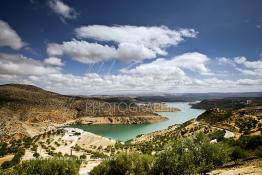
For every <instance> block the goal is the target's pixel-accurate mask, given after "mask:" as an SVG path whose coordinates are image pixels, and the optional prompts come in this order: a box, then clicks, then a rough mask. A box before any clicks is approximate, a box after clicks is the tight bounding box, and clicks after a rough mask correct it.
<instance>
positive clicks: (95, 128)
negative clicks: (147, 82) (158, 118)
mask: <svg viewBox="0 0 262 175" xmlns="http://www.w3.org/2000/svg"><path fill="white" fill-rule="evenodd" d="M166 104H168V105H169V106H172V107H177V108H179V109H180V110H181V111H178V112H158V114H160V115H162V116H165V117H168V118H169V120H166V121H163V122H158V123H153V124H134V125H125V124H114V125H112V124H100V125H71V126H70V127H75V128H80V129H83V130H85V131H89V132H92V133H95V134H97V135H101V136H104V137H107V138H112V139H115V140H119V141H127V140H130V139H133V138H135V137H136V136H137V135H139V134H146V133H150V132H154V131H158V130H161V129H166V128H168V126H170V125H174V124H180V123H183V122H186V121H188V120H190V119H192V118H195V117H197V116H198V115H200V114H201V113H203V112H204V110H200V109H192V108H191V106H190V105H189V103H184V102H175V103H166Z"/></svg>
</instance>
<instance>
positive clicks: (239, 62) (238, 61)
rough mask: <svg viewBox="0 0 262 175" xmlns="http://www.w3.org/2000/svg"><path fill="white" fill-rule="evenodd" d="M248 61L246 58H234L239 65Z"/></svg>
mask: <svg viewBox="0 0 262 175" xmlns="http://www.w3.org/2000/svg"><path fill="white" fill-rule="evenodd" d="M246 60H247V59H246V58H245V57H235V58H234V61H235V62H236V63H237V64H243V63H244V62H245V61H246Z"/></svg>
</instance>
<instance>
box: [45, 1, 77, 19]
mask: <svg viewBox="0 0 262 175" xmlns="http://www.w3.org/2000/svg"><path fill="white" fill-rule="evenodd" d="M48 6H49V7H50V8H51V9H52V10H53V12H54V13H56V14H58V15H59V16H60V17H62V18H66V19H75V18H77V16H78V13H77V12H76V10H75V9H74V8H72V7H69V6H68V5H66V4H65V3H63V2H62V1H61V0H49V1H48Z"/></svg>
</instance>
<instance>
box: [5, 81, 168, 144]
mask: <svg viewBox="0 0 262 175" xmlns="http://www.w3.org/2000/svg"><path fill="white" fill-rule="evenodd" d="M165 119H166V118H164V117H161V116H159V115H157V114H154V113H153V112H152V111H148V110H146V109H144V108H140V107H139V106H137V105H136V104H135V103H133V101H132V99H131V98H128V97H126V98H125V99H122V98H117V97H116V98H110V97H109V98H98V97H79V96H65V95H60V94H57V93H53V92H49V91H46V90H44V89H41V88H38V87H35V86H32V85H23V84H7V85H0V138H1V139H11V138H21V137H23V136H33V135H35V134H38V133H39V132H44V131H46V130H48V128H50V127H52V126H55V125H59V124H61V125H64V124H67V123H75V122H77V123H81V122H82V123H84V124H96V123H112V124H114V123H126V124H130V123H152V122H157V121H161V120H165Z"/></svg>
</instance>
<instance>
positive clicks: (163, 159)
mask: <svg viewBox="0 0 262 175" xmlns="http://www.w3.org/2000/svg"><path fill="white" fill-rule="evenodd" d="M229 153H230V151H229V149H228V148H227V146H226V145H223V144H222V143H214V144H212V143H210V139H209V138H208V137H206V136H205V135H203V134H197V135H195V136H193V137H190V138H184V139H180V140H177V141H175V142H172V143H170V144H168V145H167V146H166V148H165V150H164V151H162V152H161V153H160V154H159V155H157V158H156V161H155V163H154V167H153V170H152V174H156V175H158V174H174V175H176V174H177V175H183V174H199V173H206V172H208V171H209V170H211V169H213V168H215V167H218V166H221V165H223V163H225V162H226V161H227V160H229Z"/></svg>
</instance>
